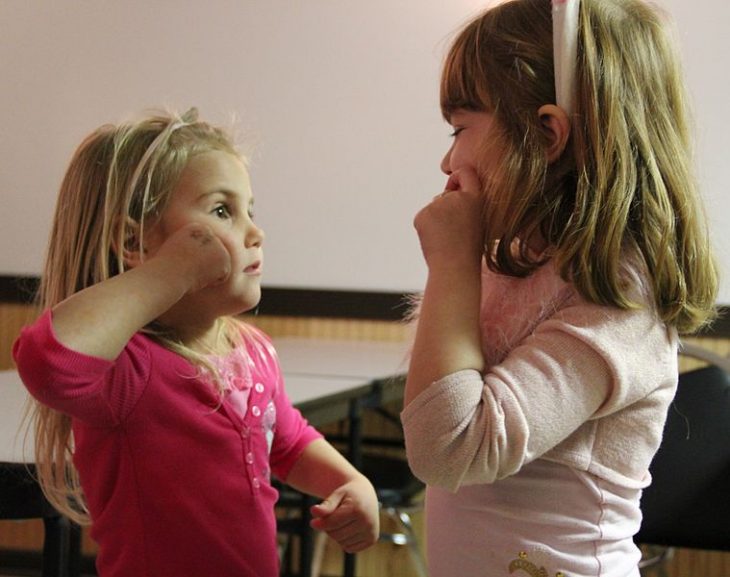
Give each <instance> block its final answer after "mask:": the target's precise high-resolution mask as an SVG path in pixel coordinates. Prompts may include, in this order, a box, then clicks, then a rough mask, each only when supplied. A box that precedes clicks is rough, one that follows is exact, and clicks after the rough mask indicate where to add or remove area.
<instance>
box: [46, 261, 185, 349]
mask: <svg viewBox="0 0 730 577" xmlns="http://www.w3.org/2000/svg"><path fill="white" fill-rule="evenodd" d="M173 265H174V263H172V262H169V261H166V260H165V259H151V260H150V261H149V262H147V263H145V264H143V265H141V266H139V267H137V268H135V269H132V270H130V271H127V272H125V273H123V274H120V275H118V276H115V277H112V278H110V279H108V280H106V281H104V282H101V283H99V284H96V285H93V286H91V287H89V288H86V289H84V290H82V291H80V292H78V293H76V294H74V295H72V296H71V297H69V298H68V299H66V300H64V301H63V302H61V303H59V304H58V305H56V306H55V307H54V308H53V328H54V331H55V333H56V337H57V338H58V340H59V341H60V342H61V343H63V344H64V345H65V346H67V347H68V348H70V349H72V350H74V351H77V352H80V353H84V354H87V355H91V356H94V357H99V358H103V359H108V360H113V359H115V358H116V357H117V356H118V355H119V353H120V352H121V351H122V349H123V348H124V346H125V345H126V344H127V342H128V341H129V339H130V338H132V336H133V335H134V333H136V332H137V331H139V330H140V329H141V328H142V327H144V326H145V325H147V324H148V323H150V322H151V321H153V320H154V319H156V318H157V317H159V316H160V315H161V314H162V313H164V312H165V311H166V310H168V309H169V308H170V307H171V306H172V305H173V304H175V303H176V302H177V301H178V300H180V298H182V297H183V295H185V293H186V292H187V290H188V288H189V287H187V286H186V285H185V281H184V279H183V278H181V277H180V276H179V275H176V274H175V271H174V270H170V267H171V266H173Z"/></svg>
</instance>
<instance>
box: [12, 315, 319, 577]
mask: <svg viewBox="0 0 730 577" xmlns="http://www.w3.org/2000/svg"><path fill="white" fill-rule="evenodd" d="M253 334H254V337H247V339H246V340H247V342H248V344H247V355H248V357H249V358H250V359H251V360H252V363H251V371H250V377H251V379H252V383H253V386H252V387H251V388H250V391H249V397H248V400H247V410H246V414H245V415H244V416H241V414H240V413H239V411H238V410H236V409H235V408H234V407H233V406H232V405H231V404H230V403H229V402H228V401H227V400H226V401H224V402H223V403H222V404H221V400H220V395H219V394H218V393H217V392H216V391H215V389H214V387H213V385H212V384H211V382H210V380H209V379H208V378H203V377H201V373H200V369H199V368H198V367H195V366H193V365H192V364H190V363H189V362H188V361H187V360H185V359H184V358H182V357H181V356H179V355H177V354H175V353H174V352H171V351H170V350H168V349H166V348H164V347H162V346H161V345H159V344H158V343H156V342H154V341H153V340H151V339H150V338H148V337H147V336H145V335H143V334H141V333H140V334H137V335H135V336H134V337H132V339H131V340H130V341H129V343H128V344H127V346H126V347H125V349H124V350H123V351H122V353H121V354H120V355H119V357H118V358H117V359H116V360H115V361H107V360H103V359H99V358H95V357H90V356H87V355H83V354H80V353H77V352H74V351H72V350H69V349H68V348H66V347H64V346H63V345H62V344H61V343H60V342H58V340H57V339H56V337H55V335H54V332H53V328H52V323H51V314H50V312H46V313H44V314H43V315H42V316H41V317H40V318H39V320H38V321H36V323H34V324H33V325H31V326H30V327H27V328H25V329H24V330H23V332H22V333H21V336H20V337H19V339H18V341H17V342H16V343H15V345H14V348H13V354H14V357H15V360H16V363H17V365H18V370H19V372H20V375H21V378H22V379H23V382H24V383H25V385H26V386H27V388H28V390H29V391H30V392H31V394H32V395H33V396H34V397H35V398H36V399H38V400H39V401H40V402H41V403H44V404H46V405H48V406H50V407H52V408H54V409H56V410H58V411H61V412H64V413H66V414H69V415H71V417H72V424H73V433H74V441H75V447H76V448H75V452H74V464H75V466H76V468H77V469H78V471H79V475H80V479H81V484H82V486H83V489H84V494H85V496H86V499H87V504H88V507H89V511H90V514H91V518H92V527H91V536H92V538H93V539H94V540H95V541H96V542H97V543H98V544H99V553H98V557H97V569H98V571H99V574H100V576H101V577H200V576H201V575H211V576H212V575H215V576H216V577H246V576H251V577H254V576H256V577H264V576H266V577H275V576H277V575H278V557H277V551H276V520H275V517H274V503H275V502H276V499H277V491H276V490H275V489H274V488H273V487H272V486H271V484H270V479H269V477H270V474H271V473H273V474H274V475H276V476H277V477H279V478H281V479H286V477H287V475H288V473H289V471H290V470H291V468H292V466H293V465H294V463H296V461H297V459H298V458H299V457H300V456H301V454H302V452H303V451H304V449H305V447H306V446H307V445H308V444H309V443H310V442H311V441H313V440H314V439H316V438H319V437H321V435H319V433H317V432H316V431H315V430H314V429H313V428H311V427H310V426H308V425H307V423H306V421H305V420H304V419H303V418H302V416H301V415H300V414H299V412H298V411H297V410H296V409H294V408H293V407H292V405H291V403H290V401H289V399H288V397H287V395H286V392H285V390H284V383H283V380H282V375H281V372H280V369H279V365H278V361H277V358H276V355H275V352H274V349H273V347H272V346H271V344H270V342H269V341H268V339H266V337H264V336H263V335H262V334H260V333H258V331H256V332H255V333H253Z"/></svg>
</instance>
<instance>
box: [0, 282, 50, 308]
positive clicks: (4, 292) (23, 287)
mask: <svg viewBox="0 0 730 577" xmlns="http://www.w3.org/2000/svg"><path fill="white" fill-rule="evenodd" d="M39 281H40V279H39V278H38V277H33V276H7V275H2V276H0V303H15V304H32V303H33V302H34V299H35V295H36V292H37V291H38V283H39Z"/></svg>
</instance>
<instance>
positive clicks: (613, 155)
mask: <svg viewBox="0 0 730 577" xmlns="http://www.w3.org/2000/svg"><path fill="white" fill-rule="evenodd" d="M683 84H684V83H683V80H682V74H681V70H680V63H679V58H678V55H677V53H676V50H675V47H674V45H673V42H672V39H671V35H670V33H669V32H668V30H667V29H666V18H665V17H664V16H663V15H662V14H659V13H658V12H656V11H655V10H654V9H653V8H650V7H649V6H648V5H647V4H645V3H644V2H642V1H641V0H582V2H581V7H580V26H579V34H578V57H577V62H576V85H575V111H574V113H573V114H572V118H571V124H572V130H571V137H570V140H569V142H568V146H567V148H566V151H565V152H564V153H563V155H562V156H561V158H560V159H559V160H558V161H556V162H554V163H552V164H549V163H548V161H547V158H546V153H545V149H546V136H545V133H544V131H543V130H542V128H541V125H540V119H539V117H538V114H537V110H538V109H539V108H540V107H541V106H542V105H543V104H548V103H554V102H555V88H554V85H555V82H554V69H553V52H552V18H551V4H550V2H548V1H547V0H513V1H510V2H506V3H504V4H500V5H498V6H496V7H495V8H492V9H490V10H488V11H486V12H484V13H483V14H482V15H480V16H479V17H477V18H476V19H474V20H473V21H471V22H470V23H469V24H468V25H467V26H466V27H465V28H464V29H463V30H462V31H461V32H460V34H459V35H458V37H457V38H456V39H455V41H454V42H453V44H452V46H451V49H450V51H449V53H448V55H447V58H446V61H445V64H444V68H443V74H442V81H441V109H442V113H443V115H444V117H445V118H446V119H447V120H448V119H449V117H450V115H451V114H452V113H453V112H454V111H456V110H459V109H465V110H473V111H486V112H490V113H492V114H494V116H495V119H496V125H497V126H498V127H499V130H498V134H497V136H496V139H497V140H498V141H499V145H500V146H499V148H500V149H501V150H502V151H503V157H502V158H501V166H502V168H503V170H502V171H501V174H500V178H499V179H498V180H497V181H494V180H490V179H486V178H485V179H484V183H485V188H486V190H485V191H484V193H485V194H486V195H487V198H489V199H490V202H489V210H488V212H487V214H486V215H485V224H486V229H487V238H488V239H493V240H494V241H496V250H488V251H486V255H487V261H488V265H489V266H490V268H492V269H493V270H496V271H498V272H501V273H504V274H509V275H514V276H525V275H528V274H530V273H531V272H533V271H534V270H535V269H536V268H537V267H539V266H541V264H543V262H544V259H542V258H539V257H538V258H536V257H535V256H534V255H533V254H531V253H530V251H529V250H527V243H524V242H521V239H525V238H530V237H531V235H533V234H539V235H540V236H541V237H542V238H543V239H544V240H546V241H547V243H548V244H549V246H550V254H551V258H553V259H554V260H555V262H556V264H557V266H558V268H559V270H560V272H561V275H562V276H563V278H565V279H566V280H569V281H571V282H573V283H574V285H575V286H576V288H577V290H578V291H579V292H580V293H581V294H582V295H583V296H584V297H585V298H586V299H588V300H589V301H591V302H595V303H599V304H606V305H614V306H618V307H622V308H631V307H636V306H638V304H637V303H636V302H634V300H633V299H632V296H631V295H632V294H635V293H633V292H632V288H631V287H630V286H628V285H627V282H626V275H625V260H626V257H627V255H636V258H637V259H638V260H639V261H640V267H641V268H642V269H644V270H646V271H647V272H648V277H649V278H648V281H649V283H650V288H649V290H650V292H651V293H652V294H653V300H654V301H655V303H656V308H657V311H658V313H659V315H660V316H661V318H662V319H663V320H664V321H665V322H667V323H668V324H669V325H671V326H675V327H676V328H677V329H678V331H679V332H680V333H691V332H693V331H696V330H697V329H698V328H700V327H702V326H703V325H705V324H706V323H708V322H709V321H710V320H711V319H712V318H713V317H714V315H715V298H716V294H717V285H718V280H717V269H716V266H715V263H714V260H713V257H712V254H711V248H710V242H709V237H708V232H707V230H706V219H705V215H704V212H703V208H702V203H701V199H700V196H699V193H698V190H697V184H696V181H695V178H694V173H693V150H692V146H691V135H690V123H689V115H688V110H687V98H686V95H685V93H684V86H683ZM495 187H498V189H494V190H492V189H493V188H495ZM495 231H496V232H495ZM515 246H517V247H520V250H517V251H515V250H514V247H515Z"/></svg>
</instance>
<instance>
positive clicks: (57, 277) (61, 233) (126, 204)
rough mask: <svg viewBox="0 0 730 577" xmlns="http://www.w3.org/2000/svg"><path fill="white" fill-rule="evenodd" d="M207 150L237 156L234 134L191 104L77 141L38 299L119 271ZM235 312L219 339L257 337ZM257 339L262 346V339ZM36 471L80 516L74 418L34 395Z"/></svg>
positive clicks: (58, 297) (205, 365) (222, 323)
mask: <svg viewBox="0 0 730 577" xmlns="http://www.w3.org/2000/svg"><path fill="white" fill-rule="evenodd" d="M212 150H217V151H224V152H229V153H231V154H234V155H236V156H238V157H241V155H240V154H239V153H238V151H237V150H236V147H235V145H234V143H233V141H232V137H231V136H229V135H228V134H227V133H226V132H224V131H223V130H222V129H220V128H218V127H214V126H211V125H210V124H208V123H206V122H203V121H200V120H198V113H197V110H196V109H191V110H189V111H188V112H186V113H185V114H183V115H177V114H172V113H171V114H166V113H156V114H154V115H151V116H149V117H147V118H144V119H142V120H139V121H136V122H128V123H123V124H120V125H118V126H116V125H105V126H102V127H100V128H99V129H97V130H95V131H94V132H93V133H92V134H90V135H89V136H88V137H87V138H86V139H85V140H84V141H83V142H82V143H81V145H80V146H79V147H78V148H77V150H76V152H75V153H74V155H73V157H72V159H71V162H70V164H69V167H68V169H67V171H66V174H65V176H64V179H63V182H62V184H61V188H60V191H59V195H58V200H57V204H56V212H55V215H54V219H53V226H52V230H51V234H50V238H49V242H48V250H47V255H46V264H45V269H44V272H43V275H42V278H41V285H40V291H39V300H40V303H39V304H40V306H41V307H42V308H44V309H47V308H51V307H53V306H55V305H56V304H58V303H60V302H61V301H63V300H64V299H66V298H68V297H69V296H71V295H72V294H74V293H76V292H78V291H80V290H82V289H84V288H86V287H88V286H91V285H94V284H96V283H99V282H101V281H104V280H106V279H108V278H110V277H112V276H114V275H117V274H120V273H121V272H123V271H124V270H125V263H124V250H125V248H129V247H130V244H134V245H138V246H142V243H143V236H144V225H145V223H146V222H153V221H154V219H155V218H157V217H158V216H159V215H160V213H161V212H162V211H163V210H164V207H165V203H166V201H167V199H168V198H169V196H170V193H171V191H172V190H173V188H174V187H175V185H176V183H177V181H178V179H179V178H180V175H181V173H182V171H183V169H184V168H185V166H186V165H187V164H188V161H189V160H190V159H191V158H192V157H193V156H195V155H197V154H201V153H204V152H209V151H212ZM248 329H249V327H248V326H247V325H245V324H244V323H242V322H241V321H238V320H237V319H234V318H229V317H223V318H221V319H219V321H218V334H219V340H220V341H226V342H227V343H228V344H229V345H233V346H237V345H240V344H242V342H243V341H244V340H246V339H245V336H246V335H249V334H250V335H252V337H253V340H254V341H256V340H258V339H257V334H258V333H256V332H255V331H253V330H248ZM144 330H145V332H147V333H148V334H149V335H150V336H151V337H152V338H154V339H156V340H157V341H158V342H160V343H162V344H163V345H164V346H166V347H168V348H170V349H171V350H173V351H175V352H177V353H178V354H180V355H182V356H183V357H185V358H187V359H188V360H190V361H191V362H192V363H194V364H197V365H199V366H200V367H201V369H202V370H207V371H209V372H210V373H211V375H212V376H213V378H214V380H215V381H216V382H217V384H218V386H219V388H221V387H222V384H221V383H220V382H219V380H218V379H217V373H216V370H215V367H214V366H213V365H212V364H211V363H210V361H209V360H207V358H206V356H205V355H203V354H200V353H197V352H195V351H193V350H192V349H190V348H188V347H186V346H185V345H183V344H182V342H180V341H179V340H178V339H177V338H176V336H175V334H174V333H172V332H171V331H169V330H167V329H165V327H161V326H156V325H154V324H153V325H150V326H148V327H145V329H144ZM259 344H260V343H259ZM31 416H32V419H33V422H34V426H35V433H36V434H35V454H36V468H37V475H38V479H39V482H40V485H41V487H42V488H43V491H44V493H45V495H46V496H47V498H48V500H49V501H50V502H51V503H52V504H53V506H54V507H56V509H58V510H59V511H61V512H62V513H64V514H65V515H67V516H68V517H69V518H71V519H73V520H74V521H76V522H78V523H87V522H88V511H87V509H86V506H85V502H84V496H83V492H82V489H81V485H80V483H79V479H78V474H77V472H76V470H75V468H74V467H73V465H72V463H71V456H72V454H73V438H72V432H71V419H70V417H68V416H67V415H64V414H62V413H60V412H58V411H55V410H53V409H51V408H49V407H46V406H44V405H42V404H40V403H37V402H34V403H33V408H32V415H31Z"/></svg>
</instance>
